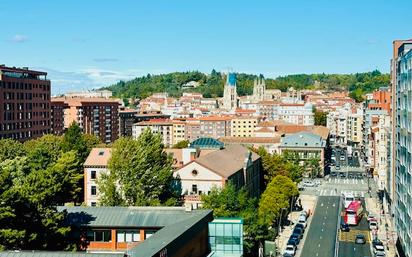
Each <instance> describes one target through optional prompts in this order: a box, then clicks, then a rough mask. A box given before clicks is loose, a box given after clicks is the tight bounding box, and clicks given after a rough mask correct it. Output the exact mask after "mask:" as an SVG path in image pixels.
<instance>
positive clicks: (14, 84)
mask: <svg viewBox="0 0 412 257" xmlns="http://www.w3.org/2000/svg"><path fill="white" fill-rule="evenodd" d="M50 85H51V84H50V80H48V79H47V73H46V72H41V71H34V70H29V69H28V68H14V67H13V68H11V67H6V66H4V65H0V99H1V101H0V102H1V104H0V138H13V139H17V140H20V141H24V140H28V139H33V138H37V137H40V136H42V135H44V134H48V133H50V128H51V123H50Z"/></svg>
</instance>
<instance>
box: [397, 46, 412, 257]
mask: <svg viewBox="0 0 412 257" xmlns="http://www.w3.org/2000/svg"><path fill="white" fill-rule="evenodd" d="M411 49H412V43H405V44H403V45H401V46H400V47H399V50H398V51H399V52H398V53H399V54H398V59H397V67H396V73H397V74H396V77H397V82H396V96H395V97H396V105H395V107H396V116H395V124H396V130H395V133H396V134H395V136H396V141H395V144H396V160H395V168H396V177H395V186H396V187H395V191H396V194H395V199H396V200H395V202H396V208H395V226H396V231H397V234H398V242H397V246H398V250H399V251H401V252H403V253H400V254H401V256H407V257H412V248H411V247H412V245H411V244H412V226H411V222H412V190H411V189H412V122H411V121H412V50H411Z"/></svg>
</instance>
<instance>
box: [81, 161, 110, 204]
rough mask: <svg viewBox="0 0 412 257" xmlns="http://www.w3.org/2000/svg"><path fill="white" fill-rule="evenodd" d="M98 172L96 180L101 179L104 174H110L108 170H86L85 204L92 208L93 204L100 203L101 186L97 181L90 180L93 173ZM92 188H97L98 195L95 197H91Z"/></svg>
mask: <svg viewBox="0 0 412 257" xmlns="http://www.w3.org/2000/svg"><path fill="white" fill-rule="evenodd" d="M92 170H95V171H96V178H99V177H100V175H101V174H102V173H106V172H108V169H107V168H84V179H85V186H86V188H85V196H84V202H85V203H86V205H87V206H91V205H92V202H96V203H97V204H98V202H99V186H98V185H97V180H92V179H91V178H90V174H91V171H92ZM92 186H96V189H97V194H96V195H95V196H93V195H91V188H92Z"/></svg>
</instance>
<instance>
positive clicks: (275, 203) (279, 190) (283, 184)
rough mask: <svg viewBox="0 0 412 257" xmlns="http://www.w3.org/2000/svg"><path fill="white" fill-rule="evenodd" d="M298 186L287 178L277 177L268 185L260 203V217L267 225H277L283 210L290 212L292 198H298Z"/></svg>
mask: <svg viewBox="0 0 412 257" xmlns="http://www.w3.org/2000/svg"><path fill="white" fill-rule="evenodd" d="M298 194H299V191H298V188H297V186H296V184H295V183H294V182H293V181H292V180H291V179H290V178H288V177H286V176H282V175H279V176H276V177H275V178H273V180H272V181H271V182H270V183H269V184H268V186H267V187H266V190H265V191H264V192H263V194H262V196H261V198H260V201H259V216H260V217H261V218H262V219H263V220H264V221H265V223H267V224H275V223H277V219H278V217H279V216H280V215H281V212H282V209H286V211H285V213H286V212H287V210H289V206H290V201H291V199H292V197H296V196H298Z"/></svg>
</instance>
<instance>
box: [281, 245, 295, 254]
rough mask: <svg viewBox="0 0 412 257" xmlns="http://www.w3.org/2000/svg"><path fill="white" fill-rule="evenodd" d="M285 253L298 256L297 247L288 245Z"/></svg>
mask: <svg viewBox="0 0 412 257" xmlns="http://www.w3.org/2000/svg"><path fill="white" fill-rule="evenodd" d="M284 253H288V254H290V255H292V256H295V254H296V245H286V249H285V252H284Z"/></svg>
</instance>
